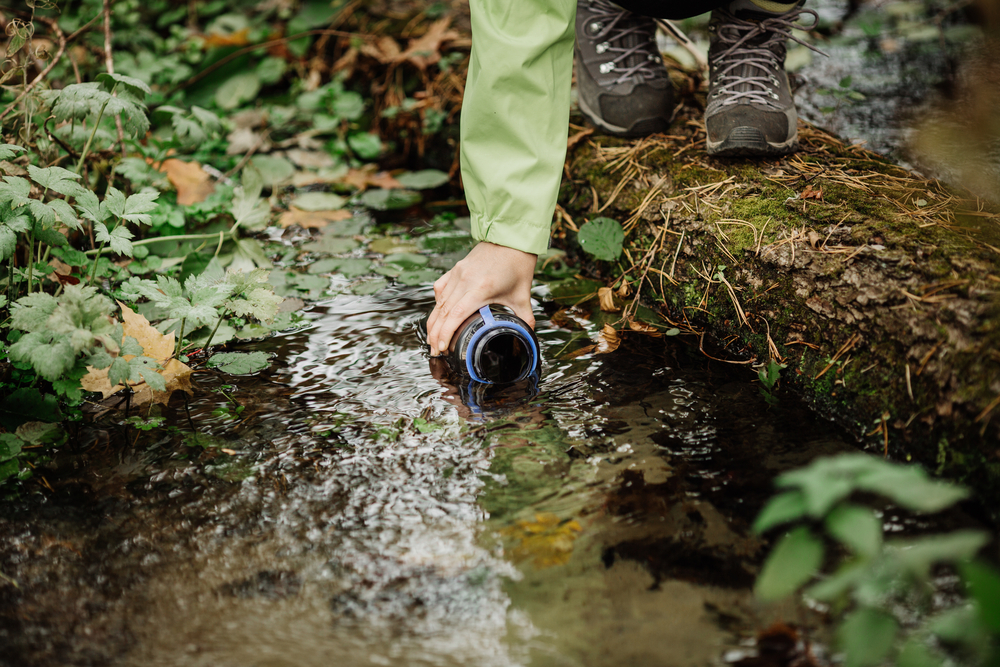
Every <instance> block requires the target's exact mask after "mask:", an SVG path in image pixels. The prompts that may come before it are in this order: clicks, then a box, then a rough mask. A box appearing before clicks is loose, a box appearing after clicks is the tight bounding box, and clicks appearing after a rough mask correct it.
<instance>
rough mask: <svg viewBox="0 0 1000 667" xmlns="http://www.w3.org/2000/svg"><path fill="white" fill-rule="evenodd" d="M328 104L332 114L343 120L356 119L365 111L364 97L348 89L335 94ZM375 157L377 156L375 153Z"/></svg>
mask: <svg viewBox="0 0 1000 667" xmlns="http://www.w3.org/2000/svg"><path fill="white" fill-rule="evenodd" d="M330 106H331V108H330V111H331V112H333V115H334V116H336V117H337V118H340V119H343V120H357V119H359V118H361V116H362V114H364V112H365V100H364V98H363V97H361V95H360V94H358V93H355V92H354V91H350V90H349V91H347V92H344V93H341V94H340V95H337V96H336V97H335V98H334V99H333V104H331V105H330ZM375 157H378V154H377V153H376V155H375ZM371 159H374V158H371Z"/></svg>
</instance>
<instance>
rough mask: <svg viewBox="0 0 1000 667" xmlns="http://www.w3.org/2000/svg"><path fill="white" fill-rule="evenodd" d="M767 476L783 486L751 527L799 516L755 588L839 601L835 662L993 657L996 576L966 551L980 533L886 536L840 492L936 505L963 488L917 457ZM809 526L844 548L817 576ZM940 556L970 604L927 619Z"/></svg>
mask: <svg viewBox="0 0 1000 667" xmlns="http://www.w3.org/2000/svg"><path fill="white" fill-rule="evenodd" d="M762 381H763V378H762ZM776 485H777V486H778V487H779V488H782V489H786V490H785V491H784V492H783V493H781V494H780V495H778V496H776V497H775V498H774V499H772V500H771V502H770V503H768V505H767V506H766V507H765V508H764V509H763V510H762V511H761V513H760V515H759V516H758V517H757V521H756V522H755V524H754V529H755V530H756V531H758V532H765V531H768V530H771V529H774V528H777V527H780V526H784V525H787V524H790V523H798V524H799V525H796V526H795V527H794V528H792V529H791V530H790V532H788V533H787V534H785V535H783V536H782V537H781V539H780V540H779V541H778V543H777V545H776V546H775V548H774V549H773V550H772V552H771V554H770V555H769V556H768V558H767V561H766V562H765V564H764V567H763V569H762V570H761V573H760V576H759V577H758V579H757V583H756V592H757V594H758V595H759V596H760V597H761V598H764V599H780V598H783V597H787V596H788V595H790V594H792V593H794V592H795V591H798V590H801V589H803V588H805V594H806V595H807V596H808V597H810V598H812V599H814V600H817V601H820V602H824V603H827V604H830V605H831V606H832V608H833V609H834V610H837V611H840V612H844V611H845V610H846V611H847V613H846V615H845V616H844V617H843V620H842V622H841V623H840V625H839V627H838V629H837V633H836V634H837V641H838V644H839V647H840V649H841V650H842V651H843V652H844V656H845V659H844V664H845V666H848V667H871V666H873V665H877V664H882V663H883V662H884V661H885V660H887V659H890V658H891V659H893V660H895V662H896V663H897V664H900V665H912V666H913V667H931V666H934V667H937V666H938V665H942V664H945V663H946V662H948V661H954V660H959V661H960V662H964V663H967V664H975V665H980V664H995V661H996V660H997V659H1000V652H998V648H1000V646H998V644H997V640H998V639H1000V602H997V600H1000V575H998V574H997V572H996V571H995V570H994V569H993V568H992V567H989V566H987V565H985V564H983V563H981V562H977V561H974V560H973V559H974V558H975V557H976V555H977V554H978V552H979V551H980V550H981V549H982V547H983V546H985V544H986V543H987V541H988V539H989V538H988V535H987V534H986V533H984V532H982V531H975V530H958V531H954V532H952V533H948V534H944V535H931V536H924V537H918V538H911V539H890V540H886V539H884V538H883V534H882V523H881V521H880V520H879V517H878V515H877V514H876V513H875V512H874V511H873V510H871V509H868V508H866V507H863V506H861V505H858V504H854V503H851V502H849V500H848V499H849V497H850V496H851V495H852V494H854V493H856V492H865V493H871V494H877V495H881V496H884V497H886V498H888V499H890V500H891V501H892V502H894V503H896V504H897V505H898V506H900V507H901V508H903V509H906V510H910V511H915V512H937V511H940V510H943V509H945V508H947V507H950V506H951V505H953V504H955V503H956V502H958V501H960V500H962V499H963V498H965V497H966V496H967V495H968V492H967V491H966V490H965V489H963V488H961V487H958V486H956V485H953V484H948V483H945V482H940V481H936V480H932V479H930V478H929V477H928V475H927V473H926V472H924V471H923V470H922V469H921V468H919V467H917V466H901V465H897V464H893V463H889V462H887V461H884V460H882V459H877V458H874V457H870V456H866V455H863V454H853V455H851V454H849V455H842V456H838V457H833V458H825V459H819V460H817V461H815V462H814V463H812V464H811V465H809V466H807V467H805V468H802V469H799V470H793V471H791V472H788V473H785V474H783V475H781V476H780V477H778V479H777V480H776ZM817 529H821V530H822V531H823V532H824V533H825V535H826V536H827V538H828V540H829V541H832V542H833V543H835V544H837V545H839V549H837V550H834V551H833V552H832V553H843V552H846V554H847V555H846V557H845V558H844V559H843V560H842V562H841V563H840V565H839V566H838V567H837V568H836V569H835V570H834V571H833V572H832V573H829V574H826V575H823V574H822V572H821V568H822V565H823V563H824V559H825V558H826V551H827V549H826V542H825V541H824V539H822V538H821V537H820V536H819V535H817V534H816V532H815V531H816V530H817ZM941 565H949V566H951V567H955V568H957V569H958V571H959V573H960V574H961V576H962V579H963V581H964V582H965V584H966V587H967V590H968V592H969V594H970V595H971V597H972V600H973V601H974V603H975V604H974V605H973V606H972V607H961V606H960V607H957V608H955V609H952V610H949V611H946V612H944V613H943V614H939V615H938V616H936V617H930V618H928V617H927V616H926V614H924V615H920V614H919V612H920V611H921V610H924V611H926V610H927V609H929V607H930V599H931V595H932V592H933V588H932V585H931V578H932V571H933V569H934V568H935V567H938V566H941ZM817 579H818V581H815V583H813V584H812V585H811V586H808V587H807V585H808V584H809V583H810V582H812V581H814V580H817ZM914 607H916V609H917V612H918V616H917V617H914V616H913V608H914ZM902 609H907V610H908V611H906V612H905V613H906V617H905V618H902V617H900V616H899V614H900V613H901V610H902ZM915 619H916V620H915ZM904 621H905V624H904ZM904 626H905V627H906V628H907V629H906V631H905V632H904V631H903V630H902V629H901V628H903V627H904ZM931 647H936V648H931Z"/></svg>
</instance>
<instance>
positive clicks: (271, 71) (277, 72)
mask: <svg viewBox="0 0 1000 667" xmlns="http://www.w3.org/2000/svg"><path fill="white" fill-rule="evenodd" d="M286 67H287V64H286V63H285V61H284V59H282V58H273V57H268V58H264V59H263V60H261V61H260V63H259V64H258V65H257V68H256V69H255V70H254V73H255V74H256V75H257V78H258V79H259V80H260V82H261V83H262V84H264V85H265V86H267V85H270V84H272V83H277V82H278V81H280V80H281V77H282V76H284V75H285V68H286Z"/></svg>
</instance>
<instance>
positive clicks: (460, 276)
mask: <svg viewBox="0 0 1000 667" xmlns="http://www.w3.org/2000/svg"><path fill="white" fill-rule="evenodd" d="M536 259H537V256H536V255H532V254H531V253H527V252H522V251H520V250H515V249H514V248H507V247H505V246H499V245H496V244H494V243H488V242H486V241H481V242H480V243H479V244H477V245H476V247H475V248H473V249H472V252H470V253H469V254H468V255H467V256H466V257H465V259H463V260H462V261H460V262H459V263H458V264H456V265H455V267H454V268H453V269H452V270H451V271H449V272H448V273H446V274H444V275H443V276H441V277H440V278H438V279H437V281H436V282H435V283H434V298H435V299H436V301H437V305H435V306H434V310H433V311H432V312H431V316H430V317H429V318H428V320H427V342H428V343H429V344H430V346H431V356H437V355H439V354H441V353H442V352H446V351H447V350H448V346H449V345H450V344H451V338H452V336H453V335H454V334H455V330H456V329H458V327H459V325H461V324H462V322H464V321H465V319H466V318H467V317H469V315H472V314H473V313H474V312H476V311H477V310H479V309H480V308H482V307H483V306H486V305H488V304H491V303H497V304H500V305H502V306H507V307H508V308H510V309H512V310H513V311H514V314H515V315H517V316H518V317H520V318H521V319H522V320H524V321H525V322H526V323H527V324H528V326H530V327H531V328H532V329H534V328H535V316H534V315H532V313H531V279H532V277H533V276H534V275H535V260H536Z"/></svg>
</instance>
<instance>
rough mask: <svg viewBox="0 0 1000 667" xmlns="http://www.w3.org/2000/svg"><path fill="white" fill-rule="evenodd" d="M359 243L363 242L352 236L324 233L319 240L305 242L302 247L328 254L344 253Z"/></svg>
mask: <svg viewBox="0 0 1000 667" xmlns="http://www.w3.org/2000/svg"><path fill="white" fill-rule="evenodd" d="M359 245H361V244H360V243H359V242H357V241H355V240H354V239H352V238H346V237H341V236H331V235H329V234H324V235H323V236H322V237H321V238H320V240H318V241H314V242H312V243H305V244H303V245H302V249H303V250H307V251H309V252H317V253H324V254H327V255H343V254H344V253H348V252H351V251H352V250H354V249H355V248H357V247H358V246H359Z"/></svg>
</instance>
